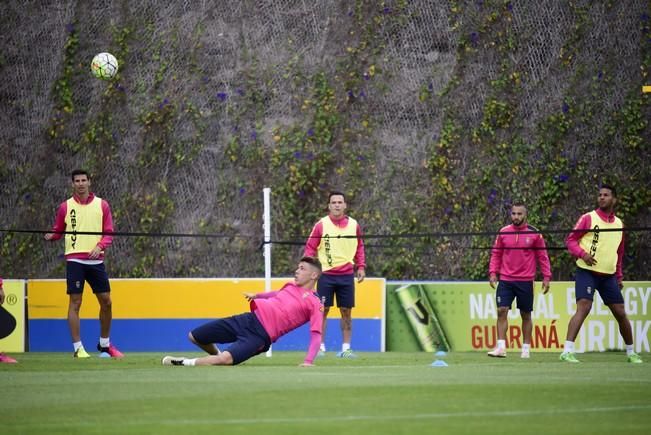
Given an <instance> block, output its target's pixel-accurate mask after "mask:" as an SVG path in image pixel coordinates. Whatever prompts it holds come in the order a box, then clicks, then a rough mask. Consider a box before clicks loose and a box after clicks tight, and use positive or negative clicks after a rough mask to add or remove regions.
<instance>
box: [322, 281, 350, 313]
mask: <svg viewBox="0 0 651 435" xmlns="http://www.w3.org/2000/svg"><path fill="white" fill-rule="evenodd" d="M316 291H317V293H318V294H319V298H321V302H323V306H324V307H331V306H332V305H333V302H334V296H335V295H336V296H337V306H338V307H342V308H353V307H354V306H355V275H354V274H352V273H351V274H349V275H328V274H327V273H323V274H321V277H320V278H319V282H318V284H317V286H316Z"/></svg>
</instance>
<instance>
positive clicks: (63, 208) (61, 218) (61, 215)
mask: <svg viewBox="0 0 651 435" xmlns="http://www.w3.org/2000/svg"><path fill="white" fill-rule="evenodd" d="M66 213H68V202H67V201H63V202H62V203H61V204H60V205H59V209H58V210H57V215H56V217H55V218H54V225H53V226H52V233H53V236H52V238H51V239H50V240H59V239H60V238H61V237H63V234H62V233H59V231H65V230H66Z"/></svg>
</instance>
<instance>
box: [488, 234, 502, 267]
mask: <svg viewBox="0 0 651 435" xmlns="http://www.w3.org/2000/svg"><path fill="white" fill-rule="evenodd" d="M502 255H504V249H502V236H501V234H498V235H497V237H495V243H493V249H492V251H491V260H490V263H489V265H488V275H492V274H496V275H497V274H499V273H500V266H502Z"/></svg>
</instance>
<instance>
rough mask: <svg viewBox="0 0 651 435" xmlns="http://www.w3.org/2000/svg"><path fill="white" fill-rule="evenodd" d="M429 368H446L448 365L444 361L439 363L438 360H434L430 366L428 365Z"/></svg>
mask: <svg viewBox="0 0 651 435" xmlns="http://www.w3.org/2000/svg"><path fill="white" fill-rule="evenodd" d="M430 366H431V367H447V366H448V363H446V362H445V361H441V360H440V359H437V360H435V361H434V362H433V363H432V364H430Z"/></svg>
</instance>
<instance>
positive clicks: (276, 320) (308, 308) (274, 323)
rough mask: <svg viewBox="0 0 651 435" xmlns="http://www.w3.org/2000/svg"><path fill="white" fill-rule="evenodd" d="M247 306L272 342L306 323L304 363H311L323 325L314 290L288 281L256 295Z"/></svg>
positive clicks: (321, 310)
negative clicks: (307, 337)
mask: <svg viewBox="0 0 651 435" xmlns="http://www.w3.org/2000/svg"><path fill="white" fill-rule="evenodd" d="M250 306H251V311H252V312H254V313H255V315H256V316H257V317H258V320H259V321H260V323H261V324H262V327H263V328H264V330H265V331H267V334H269V338H271V342H272V343H274V342H275V341H276V340H278V339H279V338H280V337H282V336H283V335H285V334H287V333H288V332H290V331H293V330H294V329H296V328H298V327H299V326H301V325H304V324H305V323H307V322H310V345H309V347H308V351H307V355H306V356H305V363H307V364H312V362H313V361H314V358H315V357H316V354H317V352H318V351H319V345H320V344H321V333H322V328H323V305H322V304H321V300H320V299H319V296H318V295H317V294H316V292H315V291H314V290H308V289H305V288H302V287H299V286H297V285H296V284H294V283H289V282H288V283H287V284H285V285H284V286H283V287H282V288H281V289H280V290H278V291H275V292H265V293H258V294H256V295H255V299H254V300H252V301H251V303H250Z"/></svg>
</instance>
